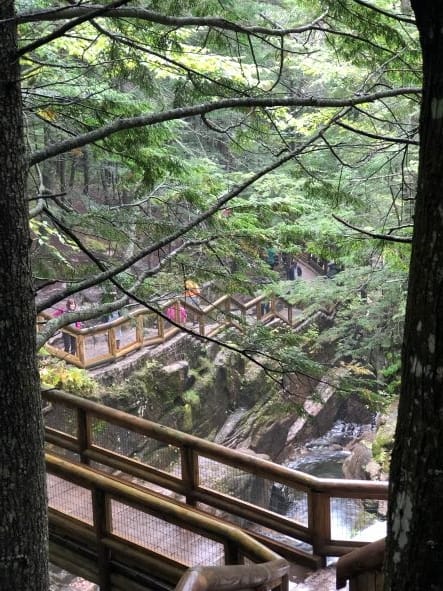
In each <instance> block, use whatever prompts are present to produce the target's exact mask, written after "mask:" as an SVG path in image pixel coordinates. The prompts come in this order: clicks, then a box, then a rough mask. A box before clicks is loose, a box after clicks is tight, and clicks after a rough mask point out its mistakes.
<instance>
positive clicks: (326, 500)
mask: <svg viewBox="0 0 443 591" xmlns="http://www.w3.org/2000/svg"><path fill="white" fill-rule="evenodd" d="M308 506H309V509H308V514H309V518H308V519H309V521H308V526H309V529H310V531H311V532H312V551H313V553H314V554H317V555H318V556H321V557H322V562H323V565H326V556H325V553H324V546H325V544H327V543H329V542H330V540H331V499H330V497H329V496H328V495H327V494H325V493H319V492H316V491H312V492H310V493H309V494H308Z"/></svg>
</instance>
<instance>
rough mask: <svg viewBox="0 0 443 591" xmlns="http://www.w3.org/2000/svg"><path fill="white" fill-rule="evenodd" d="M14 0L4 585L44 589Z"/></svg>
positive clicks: (0, 352) (1, 40) (3, 345)
mask: <svg viewBox="0 0 443 591" xmlns="http://www.w3.org/2000/svg"><path fill="white" fill-rule="evenodd" d="M13 16H14V12H13V0H2V1H1V2H0V210H1V213H2V217H1V223H0V589H1V590H2V591H31V590H32V591H47V589H48V585H49V584H48V574H47V518H46V486H45V470H44V461H43V428H42V418H41V401H40V392H39V379H38V372H37V367H36V354H35V312H34V294H33V290H32V282H31V269H30V260H29V250H30V248H29V246H30V236H29V229H28V205H27V202H26V199H25V173H26V163H25V156H24V152H25V150H24V142H23V126H22V106H21V97H20V84H19V80H20V73H19V64H18V60H17V58H16V49H17V44H16V32H15V23H14V21H13V20H12V19H13Z"/></svg>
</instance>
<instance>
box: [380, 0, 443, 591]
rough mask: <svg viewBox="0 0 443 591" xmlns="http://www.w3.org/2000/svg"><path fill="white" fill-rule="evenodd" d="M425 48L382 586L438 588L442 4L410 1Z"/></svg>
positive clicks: (441, 585)
mask: <svg viewBox="0 0 443 591" xmlns="http://www.w3.org/2000/svg"><path fill="white" fill-rule="evenodd" d="M412 7H413V9H414V11H415V15H416V19H417V26H418V29H419V32H420V38H421V45H422V51H423V77H424V79H423V98H422V110H421V120H420V144H421V147H420V164H419V175H418V188H417V199H416V207H415V221H414V236H413V244H412V255H411V268H410V280H409V293H408V302H407V310H406V322H405V335H404V346H403V357H402V361H403V369H402V387H401V395H400V405H399V414H398V423H397V431H396V436H395V446H394V450H393V456H392V466H391V475H390V483H391V484H390V486H391V489H390V510H389V527H388V548H387V557H386V573H385V575H386V576H385V589H386V590H389V591H400V590H401V591H433V590H434V591H436V590H440V589H443V2H435V1H433V0H427V1H423V0H415V1H413V2H412Z"/></svg>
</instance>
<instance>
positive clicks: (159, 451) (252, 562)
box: [43, 390, 387, 591]
mask: <svg viewBox="0 0 443 591" xmlns="http://www.w3.org/2000/svg"><path fill="white" fill-rule="evenodd" d="M43 400H44V404H45V408H44V416H45V422H46V451H47V455H46V463H47V475H48V476H47V478H48V500H49V520H50V554H51V560H52V561H53V562H54V563H55V564H57V565H59V566H61V567H62V568H65V569H67V570H69V571H70V572H73V573H75V574H78V575H79V576H83V577H84V578H86V579H88V580H90V581H93V582H96V583H98V584H99V586H100V589H101V591H114V590H115V591H119V590H121V591H123V590H124V591H142V590H145V591H146V589H159V590H164V589H171V588H173V587H178V588H179V589H180V590H185V591H196V590H197V589H198V590H199V591H200V590H205V589H213V590H214V591H216V590H220V591H224V590H234V589H255V588H257V589H259V588H260V590H263V589H265V588H266V589H278V590H281V591H286V590H287V587H288V580H289V576H290V572H291V571H290V567H291V565H294V564H296V565H302V566H304V567H308V568H318V567H320V566H322V565H324V564H325V561H326V557H328V556H342V555H344V554H346V553H348V552H350V551H351V550H354V549H357V548H360V547H361V546H363V545H364V544H366V543H367V542H370V541H372V540H371V539H370V538H365V534H364V532H365V531H367V529H366V527H367V526H368V525H369V524H370V522H371V519H372V517H373V512H374V503H375V504H376V503H383V502H385V501H386V499H387V483H384V482H368V481H358V480H354V481H346V480H331V479H321V478H316V477H313V476H310V475H307V474H304V473H301V472H297V471H294V470H291V469H288V468H286V467H283V466H279V465H276V464H273V463H272V462H269V461H266V460H264V459H262V458H260V457H257V456H253V455H249V454H248V453H244V452H241V451H236V450H232V449H229V448H225V447H223V446H220V445H218V444H215V443H212V442H209V441H206V440H202V439H199V438H198V437H195V436H192V435H189V434H185V433H182V432H179V431H176V430H174V429H171V428H168V427H165V426H162V425H159V424H156V423H153V422H150V421H147V420H145V419H141V418H139V417H136V416H132V415H129V414H127V413H124V412H121V411H118V410H115V409H112V408H109V407H105V406H102V405H100V404H97V403H95V402H92V401H89V400H86V399H81V398H78V397H75V396H72V395H69V394H66V393H63V392H59V391H55V390H46V391H44V392H43ZM135 450H136V451H135ZM275 491H279V492H282V491H284V493H285V498H287V499H290V500H291V503H290V504H291V510H290V512H288V510H287V506H284V505H285V504H284V503H281V502H277V501H276V498H278V495H277V496H276V495H275V494H274V493H275ZM369 507H371V509H369ZM338 508H340V511H338V510H337V509H338ZM338 515H340V517H338ZM371 516H372V517H371ZM359 531H361V532H363V533H360V535H359V536H358V539H357V538H356V534H357V533H358V532H359Z"/></svg>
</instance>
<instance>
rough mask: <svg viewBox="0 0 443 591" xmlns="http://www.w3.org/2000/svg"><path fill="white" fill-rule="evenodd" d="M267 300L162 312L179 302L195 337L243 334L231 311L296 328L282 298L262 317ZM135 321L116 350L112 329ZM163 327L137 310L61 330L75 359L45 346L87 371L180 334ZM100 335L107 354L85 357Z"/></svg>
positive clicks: (231, 300) (226, 299)
mask: <svg viewBox="0 0 443 591" xmlns="http://www.w3.org/2000/svg"><path fill="white" fill-rule="evenodd" d="M269 299H270V298H268V297H267V296H264V295H260V296H256V297H254V298H253V299H251V300H249V301H248V302H246V303H242V302H239V301H238V300H237V299H236V298H235V297H234V296H230V295H222V296H221V297H219V298H218V299H217V300H215V301H214V302H212V303H210V304H208V305H207V306H203V307H200V308H198V307H196V306H194V305H193V304H192V303H189V302H188V301H186V300H185V299H181V298H177V299H176V300H173V301H170V302H168V303H167V304H165V305H164V307H163V311H165V310H166V309H167V308H168V307H169V306H171V305H174V303H175V302H179V303H180V305H182V306H184V307H185V308H186V309H187V310H189V311H190V312H191V313H192V314H193V315H194V316H197V317H198V320H199V322H198V325H199V326H198V334H200V335H206V336H213V335H215V334H217V333H218V332H220V331H221V330H223V329H224V328H226V327H228V326H235V327H236V328H237V329H238V330H243V327H242V325H241V324H240V323H239V322H237V321H236V319H235V313H233V311H232V310H233V308H237V309H239V310H240V313H241V316H242V318H245V317H246V315H247V314H250V315H251V314H252V315H253V316H254V317H255V319H256V320H257V321H261V320H262V319H263V318H265V320H266V321H271V320H273V319H274V318H275V319H279V320H281V321H283V322H285V323H287V324H288V325H290V326H293V327H294V326H296V324H297V322H295V323H294V314H293V306H292V305H291V304H289V303H288V302H287V301H286V300H285V299H284V298H282V297H278V298H277V297H276V298H271V308H270V310H269V311H268V312H266V313H265V314H262V312H261V308H260V305H261V302H262V301H263V300H266V301H268V300H269ZM282 306H283V307H284V308H286V309H287V316H288V317H287V318H286V317H285V316H284V315H283V314H281V313H280V312H277V308H279V307H282ZM215 310H216V311H218V312H220V318H221V319H222V320H221V319H220V318H213V317H211V315H213V312H214V311H215ZM149 316H152V317H155V318H156V319H157V323H156V328H154V333H155V334H154V335H151V336H145V335H144V334H143V319H144V318H145V317H149ZM39 318H40V319H43V320H44V321H47V320H52V319H53V317H52V316H51V314H49V313H48V312H41V313H40V314H39ZM134 321H135V322H136V329H135V338H134V339H133V340H132V341H131V342H130V343H128V344H126V345H125V346H121V347H120V348H119V349H118V350H117V349H116V348H115V329H116V328H119V327H120V328H121V327H123V326H124V325H126V324H128V323H131V322H134ZM40 323H41V322H40ZM164 323H165V321H164V319H163V318H162V317H161V316H158V315H157V314H155V313H154V312H152V311H150V310H147V309H146V308H138V309H135V310H133V311H131V312H129V313H128V315H127V316H123V317H121V318H118V319H114V320H112V321H111V322H109V323H108V322H106V323H100V324H97V325H96V326H92V327H88V328H75V327H72V326H69V327H65V328H62V329H61V331H62V332H67V333H68V334H70V335H72V336H74V337H75V338H76V341H77V354H75V355H72V354H70V353H66V352H65V351H63V350H62V349H60V348H59V347H57V346H55V345H54V343H52V344H51V343H47V344H46V345H45V346H46V349H47V350H48V351H49V353H51V354H52V355H54V356H56V357H59V358H61V359H64V360H65V361H67V362H69V363H71V364H73V365H76V366H78V367H81V368H84V369H88V368H92V367H95V366H96V365H99V364H102V363H109V362H112V361H114V360H115V359H118V358H120V357H123V356H125V355H128V354H129V353H132V352H133V351H135V350H138V349H140V348H142V347H146V346H152V345H155V344H160V343H163V342H165V341H167V340H168V339H170V338H172V337H173V336H174V335H175V334H177V332H178V331H179V330H180V329H179V328H177V327H175V326H174V327H172V328H171V329H169V330H165V324H164ZM38 326H39V323H38V324H37V327H38ZM103 334H106V335H107V339H106V342H107V343H108V350H107V352H106V353H104V354H98V355H92V356H91V355H90V356H89V357H88V355H87V354H86V345H85V343H86V339H87V338H93V339H95V338H96V337H98V336H100V335H103Z"/></svg>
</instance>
